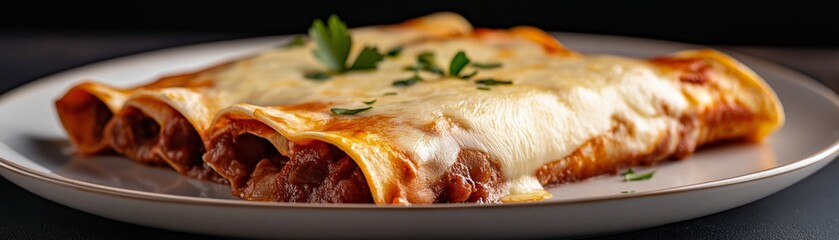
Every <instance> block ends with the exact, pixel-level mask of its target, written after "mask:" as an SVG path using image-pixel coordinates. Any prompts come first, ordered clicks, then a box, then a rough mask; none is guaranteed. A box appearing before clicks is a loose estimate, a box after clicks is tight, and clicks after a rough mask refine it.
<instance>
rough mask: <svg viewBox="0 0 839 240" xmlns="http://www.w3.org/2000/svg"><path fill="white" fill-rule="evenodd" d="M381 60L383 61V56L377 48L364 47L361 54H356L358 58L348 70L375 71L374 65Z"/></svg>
mask: <svg viewBox="0 0 839 240" xmlns="http://www.w3.org/2000/svg"><path fill="white" fill-rule="evenodd" d="M383 59H385V56H384V55H382V54H380V53H379V49H378V48H376V47H364V49H363V50H361V53H359V54H358V57H356V58H355V62H354V63H353V64H352V67H350V69H349V70H367V69H375V68H376V65H377V64H379V62H381V61H382V60H383Z"/></svg>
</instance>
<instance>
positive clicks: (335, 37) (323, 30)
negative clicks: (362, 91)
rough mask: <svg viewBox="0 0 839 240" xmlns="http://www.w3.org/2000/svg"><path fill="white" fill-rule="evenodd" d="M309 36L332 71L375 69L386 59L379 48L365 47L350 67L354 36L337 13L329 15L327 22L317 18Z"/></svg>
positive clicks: (316, 54)
mask: <svg viewBox="0 0 839 240" xmlns="http://www.w3.org/2000/svg"><path fill="white" fill-rule="evenodd" d="M309 38H311V39H312V40H314V42H315V44H316V48H315V50H314V52H313V53H314V54H315V57H316V58H317V59H318V60H320V62H321V63H322V64H323V65H324V66H326V68H327V69H329V71H331V72H337V73H342V72H346V71H350V70H366V69H374V68H376V65H377V64H378V63H379V62H380V61H382V60H383V59H384V55H382V54H381V53H379V49H378V48H375V47H364V49H362V50H361V52H360V53H359V54H358V57H356V59H355V61H354V62H353V64H352V66H350V67H349V68H348V67H347V58H349V55H350V48H351V47H352V37H351V36H350V33H349V31H348V30H347V25H346V24H344V22H342V21H341V19H339V18H338V16H335V15H332V16H330V17H329V20H328V21H327V24H324V23H323V21H321V20H320V19H316V20H315V21H314V22H313V23H312V27H311V28H309Z"/></svg>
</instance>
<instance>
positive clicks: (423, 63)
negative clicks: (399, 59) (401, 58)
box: [405, 52, 446, 76]
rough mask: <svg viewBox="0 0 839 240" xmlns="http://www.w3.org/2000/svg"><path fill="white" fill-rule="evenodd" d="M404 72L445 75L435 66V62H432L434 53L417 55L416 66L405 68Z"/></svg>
mask: <svg viewBox="0 0 839 240" xmlns="http://www.w3.org/2000/svg"><path fill="white" fill-rule="evenodd" d="M405 70H408V71H414V72H416V71H426V72H430V73H434V74H437V75H440V76H443V75H446V73H444V72H443V69H440V67H438V66H437V62H436V61H434V53H433V52H422V53H420V54H419V55H417V64H416V65H413V66H407V67H405Z"/></svg>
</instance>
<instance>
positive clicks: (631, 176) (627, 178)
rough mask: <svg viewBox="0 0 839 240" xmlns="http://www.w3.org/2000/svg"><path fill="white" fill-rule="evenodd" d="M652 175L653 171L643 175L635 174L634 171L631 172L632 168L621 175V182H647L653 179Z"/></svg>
mask: <svg viewBox="0 0 839 240" xmlns="http://www.w3.org/2000/svg"><path fill="white" fill-rule="evenodd" d="M653 174H655V171H652V172H648V173H644V174H636V173H635V171H633V170H632V168H629V169H628V170H626V172H625V173H622V174H621V176H623V181H624V182H632V181H641V180H649V179H651V178H653Z"/></svg>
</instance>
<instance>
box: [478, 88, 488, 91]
mask: <svg viewBox="0 0 839 240" xmlns="http://www.w3.org/2000/svg"><path fill="white" fill-rule="evenodd" d="M489 89H490V88H488V87H478V90H483V91H489Z"/></svg>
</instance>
